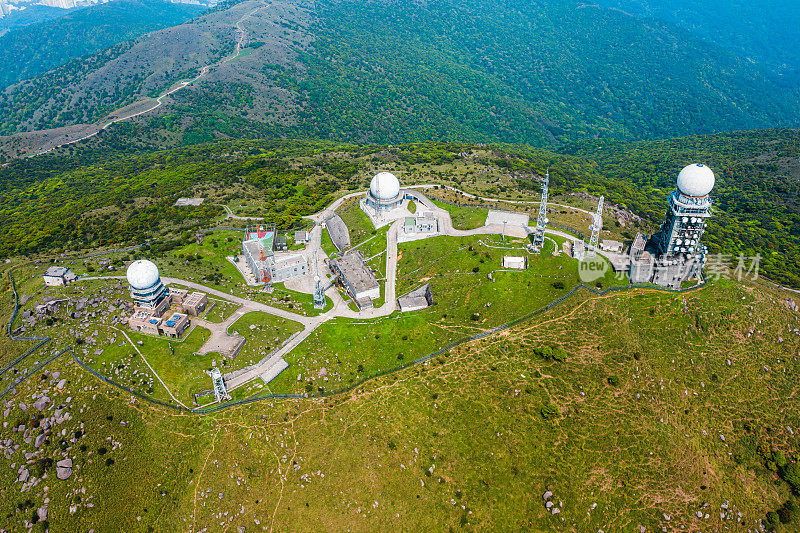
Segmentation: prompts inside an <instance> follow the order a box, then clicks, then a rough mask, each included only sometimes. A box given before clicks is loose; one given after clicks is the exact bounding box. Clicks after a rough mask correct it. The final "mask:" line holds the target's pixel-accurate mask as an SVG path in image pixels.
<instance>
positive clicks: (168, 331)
mask: <svg viewBox="0 0 800 533" xmlns="http://www.w3.org/2000/svg"><path fill="white" fill-rule="evenodd" d="M190 324H191V322H190V321H189V317H188V315H185V314H183V313H172V314H171V315H168V316H166V317H164V319H163V320H162V321H161V326H160V328H161V331H162V333H163V334H164V335H166V336H167V337H170V338H173V339H177V338H179V337H180V336H181V335H183V332H184V331H185V330H186V328H188V327H189V325H190Z"/></svg>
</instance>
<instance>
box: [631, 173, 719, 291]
mask: <svg viewBox="0 0 800 533" xmlns="http://www.w3.org/2000/svg"><path fill="white" fill-rule="evenodd" d="M714 181H715V178H714V172H712V171H711V169H710V168H708V167H707V166H705V165H703V164H702V163H694V164H691V165H689V166H687V167H684V169H683V170H681V172H680V174H678V181H677V187H676V189H675V190H674V191H672V193H670V195H669V205H668V208H667V214H666V217H665V218H664V222H663V223H662V224H661V228H660V229H659V230H658V231H657V232H656V233H655V234H653V235H652V236H651V237H650V239H649V240H647V241H646V245H645V246H644V247H643V248H642V246H641V245H642V244H644V239H640V238H637V239H636V241H634V244H633V246H631V272H630V274H631V281H633V282H634V283H637V282H652V283H655V284H656V285H660V286H662V287H671V288H676V289H677V288H680V286H681V283H682V282H683V281H685V280H687V279H689V278H690V277H692V276H697V275H699V273H700V272H701V271H702V269H703V265H705V262H706V253H707V252H706V247H705V245H704V244H702V243H701V242H700V238H701V237H702V236H703V232H704V231H705V225H706V220H707V219H708V217H710V216H711V198H710V197H709V194H710V193H711V189H713V188H714ZM637 241H638V242H639V243H640V244H639V245H638V246H637Z"/></svg>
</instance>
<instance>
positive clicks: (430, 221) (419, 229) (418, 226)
mask: <svg viewBox="0 0 800 533" xmlns="http://www.w3.org/2000/svg"><path fill="white" fill-rule="evenodd" d="M438 229H439V225H438V222H437V221H436V215H434V214H433V212H431V211H425V212H422V213H418V214H417V215H415V216H413V217H406V219H405V221H404V224H403V231H404V232H405V233H436V231H438Z"/></svg>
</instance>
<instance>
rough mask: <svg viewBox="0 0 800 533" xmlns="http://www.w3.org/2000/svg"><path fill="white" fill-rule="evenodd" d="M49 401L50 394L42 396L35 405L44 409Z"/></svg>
mask: <svg viewBox="0 0 800 533" xmlns="http://www.w3.org/2000/svg"><path fill="white" fill-rule="evenodd" d="M49 403H50V398H49V397H48V396H41V397H40V398H39V399H38V400H36V402H35V403H34V404H33V406H34V407H35V408H36V409H37V410H39V411H44V410H45V409H46V408H47V404H49Z"/></svg>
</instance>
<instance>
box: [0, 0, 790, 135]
mask: <svg viewBox="0 0 800 533" xmlns="http://www.w3.org/2000/svg"><path fill="white" fill-rule="evenodd" d="M237 24H238V25H239V26H240V27H237ZM242 32H243V33H242ZM241 35H244V36H245V40H244V41H243V43H242V44H243V47H242V51H241V53H239V54H238V55H237V56H236V57H235V58H233V57H232V53H233V51H234V48H235V42H236V39H237V36H241ZM226 57H227V58H228V59H224V58H226ZM223 59H224V60H223ZM220 60H223V61H222V62H221V63H217V64H215V66H213V68H211V70H210V71H209V73H208V75H207V76H204V77H203V78H202V79H200V80H198V81H197V83H195V84H194V85H192V86H191V87H189V88H187V89H185V90H182V91H180V92H177V93H175V94H174V95H172V96H170V97H169V98H167V99H165V100H164V105H163V106H161V107H159V108H158V110H157V111H155V112H153V113H152V114H148V115H145V116H143V117H141V118H140V119H137V120H140V121H151V120H157V121H160V122H161V123H162V124H164V127H166V128H170V129H171V131H172V132H173V133H172V134H171V135H173V136H174V134H175V133H176V132H177V133H178V134H179V135H183V142H184V143H191V142H198V141H208V140H213V139H215V138H220V137H241V136H292V137H311V138H325V139H331V140H336V141H347V142H378V143H391V142H406V141H419V140H429V139H436V140H464V141H474V142H491V141H503V142H521V143H529V144H533V145H540V146H557V145H560V144H563V143H570V142H574V141H579V140H587V139H595V138H610V139H627V140H634V139H653V138H667V137H675V136H682V135H691V134H699V133H713V132H719V131H732V130H741V129H753V128H764V127H775V126H797V125H800V90H798V88H797V87H786V86H782V85H781V84H780V83H779V82H777V81H776V80H775V79H774V77H772V73H770V72H769V71H767V70H764V69H762V68H760V67H759V66H758V65H754V64H753V63H752V62H750V61H748V60H746V59H744V58H742V57H739V56H737V55H735V54H734V53H732V52H731V51H730V50H728V49H725V48H722V47H719V46H716V45H714V44H710V43H708V42H706V41H703V40H701V39H700V38H698V37H696V36H694V35H692V34H691V33H689V32H688V31H687V30H683V29H680V28H677V27H676V26H673V25H670V24H664V23H661V22H658V21H655V20H652V19H647V20H644V19H639V18H636V17H631V16H628V15H626V14H624V13H621V12H619V11H617V10H611V9H603V8H600V7H598V6H596V5H595V6H589V5H584V4H578V3H576V2H575V1H574V0H550V1H548V2H546V3H535V2H534V3H532V2H529V1H527V0H524V1H523V0H500V1H493V2H490V1H489V0H463V1H459V2H456V1H453V0H429V1H427V2H424V3H419V2H414V1H411V0H395V1H386V2H379V1H367V2H355V1H352V0H318V1H316V2H313V3H312V2H307V1H305V0H277V1H274V2H269V3H267V2H264V1H262V0H247V1H243V2H238V3H234V2H227V3H223V4H220V5H219V6H218V7H217V8H215V10H213V12H209V13H207V14H205V15H203V16H201V17H198V18H197V19H195V20H193V21H191V22H190V23H188V24H183V25H180V26H176V27H173V28H169V29H164V30H160V31H157V32H153V33H150V34H147V35H143V36H142V37H140V38H139V39H137V40H136V41H135V42H134V43H129V44H120V45H117V46H116V47H115V48H113V49H108V50H106V51H103V52H99V53H98V54H95V55H94V56H91V57H89V58H86V59H81V60H74V61H73V62H71V63H69V64H68V65H65V66H62V67H59V68H58V69H55V70H52V71H49V72H47V73H44V74H43V75H41V76H39V77H37V78H34V79H32V80H27V81H25V82H22V83H19V84H17V85H14V86H11V87H8V88H7V89H6V90H5V91H4V92H3V93H2V94H0V134H6V135H8V134H12V133H15V132H20V131H31V130H38V129H44V128H54V127H61V126H68V125H71V124H80V123H85V122H92V121H97V120H98V119H100V118H101V117H102V116H104V114H106V113H108V112H110V111H112V110H113V109H114V108H115V107H120V106H123V105H127V104H129V103H131V102H133V101H135V100H136V99H137V98H143V97H147V96H153V95H154V94H157V93H158V91H160V90H163V89H164V88H165V87H167V86H169V84H170V83H173V82H174V81H176V80H178V79H185V78H186V77H189V76H190V75H194V74H196V73H197V71H198V69H200V68H201V67H202V66H203V65H208V64H210V62H213V61H220ZM55 87H57V88H58V91H55V92H54V91H53V88H55Z"/></svg>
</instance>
